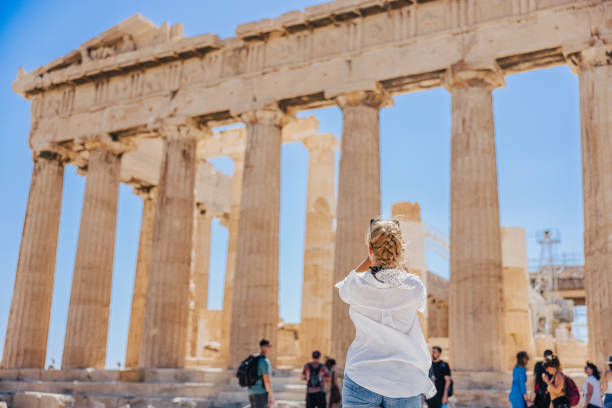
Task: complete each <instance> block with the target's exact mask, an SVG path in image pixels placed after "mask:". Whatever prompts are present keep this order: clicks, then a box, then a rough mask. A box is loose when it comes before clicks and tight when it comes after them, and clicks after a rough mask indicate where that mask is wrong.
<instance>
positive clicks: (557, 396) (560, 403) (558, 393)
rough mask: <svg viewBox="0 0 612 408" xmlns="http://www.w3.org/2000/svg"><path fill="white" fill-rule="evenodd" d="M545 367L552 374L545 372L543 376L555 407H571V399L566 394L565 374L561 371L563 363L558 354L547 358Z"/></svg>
mask: <svg viewBox="0 0 612 408" xmlns="http://www.w3.org/2000/svg"><path fill="white" fill-rule="evenodd" d="M544 369H545V370H546V373H548V374H549V375H550V376H548V375H546V373H544V374H542V377H541V378H542V380H543V381H544V382H545V383H546V385H547V388H548V393H549V394H550V401H551V403H552V406H553V408H571V406H570V402H569V399H568V398H567V395H566V394H565V376H564V375H563V371H561V363H560V362H559V359H558V358H557V356H552V357H551V358H550V360H546V361H545V362H544Z"/></svg>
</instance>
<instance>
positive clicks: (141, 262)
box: [125, 187, 157, 368]
mask: <svg viewBox="0 0 612 408" xmlns="http://www.w3.org/2000/svg"><path fill="white" fill-rule="evenodd" d="M135 193H136V194H137V195H139V196H140V197H141V198H142V221H141V223H140V239H139V241H138V258H137V261H136V274H135V276H134V290H133V294H132V311H131V313H130V328H129V332H128V341H127V350H126V353H125V367H126V368H137V367H138V359H139V357H140V343H141V340H142V329H143V318H144V311H145V301H146V299H147V278H148V276H149V267H150V261H151V245H152V243H153V226H154V221H155V201H156V197H157V191H156V188H155V187H139V188H138V189H135Z"/></svg>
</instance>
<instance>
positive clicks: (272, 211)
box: [229, 109, 284, 368]
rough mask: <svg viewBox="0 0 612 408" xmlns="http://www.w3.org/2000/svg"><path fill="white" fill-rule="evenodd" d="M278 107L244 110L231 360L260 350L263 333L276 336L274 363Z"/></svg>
mask: <svg viewBox="0 0 612 408" xmlns="http://www.w3.org/2000/svg"><path fill="white" fill-rule="evenodd" d="M283 119H284V115H283V113H282V112H281V111H280V110H277V109H270V110H257V111H252V112H248V113H245V114H243V115H242V120H243V121H244V122H245V123H246V125H247V144H246V151H245V157H244V175H243V179H242V197H241V200H240V218H239V221H238V247H237V250H236V266H235V272H234V295H233V299H232V318H231V329H230V347H229V366H230V367H232V368H234V367H237V366H238V364H239V363H240V361H241V360H242V359H244V358H245V356H246V355H247V354H248V353H252V352H254V351H257V343H258V342H259V340H260V339H261V338H266V339H268V340H270V341H271V342H272V345H273V347H272V350H271V355H270V356H269V357H268V358H269V359H270V361H271V363H272V366H275V365H276V350H277V347H278V344H276V339H277V331H278V328H277V327H278V235H279V215H280V161H281V126H282V122H283Z"/></svg>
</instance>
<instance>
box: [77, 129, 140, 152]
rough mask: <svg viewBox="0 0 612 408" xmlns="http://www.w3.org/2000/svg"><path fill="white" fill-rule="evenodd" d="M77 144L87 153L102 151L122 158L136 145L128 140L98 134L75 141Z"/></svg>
mask: <svg viewBox="0 0 612 408" xmlns="http://www.w3.org/2000/svg"><path fill="white" fill-rule="evenodd" d="M76 142H77V144H79V145H81V146H82V147H83V150H86V151H88V152H90V151H94V150H103V151H107V152H110V153H113V154H115V155H117V156H122V155H123V154H124V153H127V152H129V151H132V150H134V149H135V148H136V145H135V144H134V143H133V142H132V140H131V139H129V138H124V139H121V140H119V139H116V138H114V137H112V136H110V135H108V134H100V135H96V136H94V137H88V138H86V139H81V140H77V141H76Z"/></svg>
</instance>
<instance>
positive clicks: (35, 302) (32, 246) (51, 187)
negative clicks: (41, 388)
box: [2, 151, 64, 368]
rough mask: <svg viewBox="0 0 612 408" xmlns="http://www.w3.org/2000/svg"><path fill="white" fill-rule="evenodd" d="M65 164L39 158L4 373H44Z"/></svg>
mask: <svg viewBox="0 0 612 408" xmlns="http://www.w3.org/2000/svg"><path fill="white" fill-rule="evenodd" d="M63 181H64V159H63V158H62V157H61V156H59V155H58V154H57V153H56V152H53V151H41V152H36V153H35V154H34V168H33V169H32V181H31V183H30V193H29V195H28V206H27V209H26V216H25V221H24V226H23V232H22V235H21V247H20V249H19V260H18V262H17V272H16V274H15V286H14V289H13V298H12V301H11V308H10V312H9V319H8V325H7V328H6V338H5V342H4V351H3V356H2V367H4V368H44V366H45V358H46V352H47V337H48V332H49V318H50V315H51V300H52V296H53V280H54V275H55V255H56V252H57V234H58V230H59V221H60V210H61V205H62V187H63Z"/></svg>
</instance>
